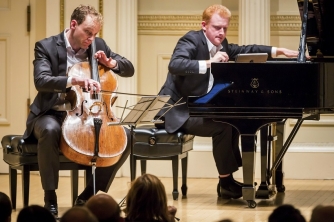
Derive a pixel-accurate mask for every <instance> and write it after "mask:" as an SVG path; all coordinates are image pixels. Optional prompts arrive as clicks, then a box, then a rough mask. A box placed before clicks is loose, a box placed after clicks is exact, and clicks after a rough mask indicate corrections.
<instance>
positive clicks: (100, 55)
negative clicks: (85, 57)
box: [94, 50, 117, 69]
mask: <svg viewBox="0 0 334 222" xmlns="http://www.w3.org/2000/svg"><path fill="white" fill-rule="evenodd" d="M94 57H95V58H96V59H97V60H98V61H99V63H100V64H102V65H104V66H106V67H108V68H110V69H112V68H115V67H116V65H117V62H116V60H113V59H112V58H107V56H106V54H105V53H104V52H103V51H101V50H99V51H97V52H96V53H95V55H94Z"/></svg>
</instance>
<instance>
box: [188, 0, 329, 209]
mask: <svg viewBox="0 0 334 222" xmlns="http://www.w3.org/2000/svg"><path fill="white" fill-rule="evenodd" d="M297 3H298V7H299V9H300V14H301V19H302V29H301V35H300V36H301V37H300V45H299V56H298V58H297V59H276V60H272V61H267V62H265V63H212V64H211V73H212V75H213V77H214V85H213V87H212V90H211V91H210V92H209V93H208V94H206V95H203V96H201V97H191V96H190V97H188V107H189V112H190V116H197V117H198V116H200V117H207V118H214V119H215V120H216V121H222V122H225V123H229V124H231V125H233V126H234V127H236V128H237V129H238V130H239V132H240V139H241V151H242V161H243V182H244V186H243V189H242V194H243V199H244V200H246V201H247V203H248V206H249V207H251V208H255V207H256V205H257V204H256V202H255V198H270V197H271V196H273V195H274V194H275V193H276V188H277V191H278V192H284V190H285V187H284V185H283V173H282V159H283V157H284V155H285V153H286V151H287V149H288V148H289V146H290V144H291V142H292V140H293V138H294V137H295V135H296V133H297V132H298V130H299V128H300V126H301V124H302V123H303V121H304V120H306V119H307V120H319V119H320V114H325V113H334V43H333V42H332V41H331V39H332V38H331V37H332V35H333V34H334V25H333V24H331V23H332V22H333V21H334V1H333V0H312V1H311V0H302V1H297ZM306 50H307V51H308V53H309V55H310V56H311V59H310V60H308V61H306V58H305V52H306ZM288 118H293V119H296V120H297V123H296V125H295V126H294V128H293V130H292V132H291V133H290V135H289V136H288V138H287V139H286V141H285V142H284V143H283V133H284V123H285V121H286V120H287V119H288ZM272 123H276V124H274V125H272ZM268 126H270V127H277V132H278V134H277V135H276V136H270V135H269V131H272V129H271V128H270V127H268ZM259 130H260V131H261V184H260V185H259V188H258V190H256V183H254V175H255V152H256V140H257V132H258V131H259ZM267 140H277V141H276V148H278V149H279V150H278V152H276V153H275V154H274V155H275V156H276V158H275V161H274V162H273V163H272V164H270V158H269V155H270V152H268V151H270V147H267ZM270 165H272V166H271V168H270ZM273 175H275V179H276V181H275V183H276V187H275V186H274V185H275V184H271V181H270V180H271V179H272V177H273Z"/></svg>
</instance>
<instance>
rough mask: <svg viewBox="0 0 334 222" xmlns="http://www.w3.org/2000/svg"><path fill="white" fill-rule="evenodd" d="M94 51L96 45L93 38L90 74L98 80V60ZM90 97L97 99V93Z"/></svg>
mask: <svg viewBox="0 0 334 222" xmlns="http://www.w3.org/2000/svg"><path fill="white" fill-rule="evenodd" d="M95 52H96V45H95V39H94V40H93V42H92V44H91V58H90V61H91V74H92V79H93V80H95V81H97V82H100V76H99V70H98V62H97V59H96V58H95V57H94V55H95ZM92 97H93V98H94V99H97V97H98V95H97V94H93V95H92Z"/></svg>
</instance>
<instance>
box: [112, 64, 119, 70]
mask: <svg viewBox="0 0 334 222" xmlns="http://www.w3.org/2000/svg"><path fill="white" fill-rule="evenodd" d="M111 69H112V70H114V71H118V62H116V66H115V67H114V68H111Z"/></svg>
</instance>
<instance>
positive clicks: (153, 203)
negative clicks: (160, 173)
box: [124, 174, 177, 222]
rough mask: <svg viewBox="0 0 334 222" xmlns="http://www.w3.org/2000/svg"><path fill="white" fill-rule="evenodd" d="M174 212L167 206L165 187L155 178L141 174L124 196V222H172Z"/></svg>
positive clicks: (173, 209) (174, 209)
mask: <svg viewBox="0 0 334 222" xmlns="http://www.w3.org/2000/svg"><path fill="white" fill-rule="evenodd" d="M176 211H177V209H176V208H175V207H173V206H167V195H166V190H165V187H164V185H163V184H162V182H161V181H160V180H159V179H158V178H157V177H156V176H154V175H151V174H143V175H142V176H140V177H138V178H137V179H136V180H134V182H133V183H132V185H131V188H130V190H129V192H128V194H127V196H126V207H125V209H124V212H125V216H126V218H125V221H127V222H134V221H136V222H144V221H145V222H148V221H155V222H172V221H173V222H174V221H175V220H174V218H175V214H176Z"/></svg>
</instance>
